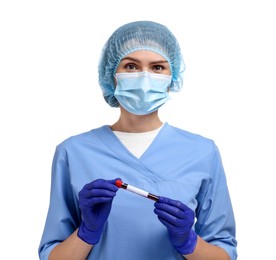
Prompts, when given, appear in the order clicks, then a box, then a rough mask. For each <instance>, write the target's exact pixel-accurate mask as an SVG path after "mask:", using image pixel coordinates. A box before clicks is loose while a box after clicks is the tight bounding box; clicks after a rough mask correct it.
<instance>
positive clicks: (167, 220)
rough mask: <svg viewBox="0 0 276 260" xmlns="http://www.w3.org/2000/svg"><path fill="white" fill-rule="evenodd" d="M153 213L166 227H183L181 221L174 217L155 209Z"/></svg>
mask: <svg viewBox="0 0 276 260" xmlns="http://www.w3.org/2000/svg"><path fill="white" fill-rule="evenodd" d="M154 213H155V214H156V215H157V216H158V218H159V220H160V221H161V222H162V223H163V224H164V225H165V226H166V227H182V226H183V219H180V218H178V217H175V216H173V215H171V214H170V213H168V212H166V211H163V210H160V209H157V208H155V209H154Z"/></svg>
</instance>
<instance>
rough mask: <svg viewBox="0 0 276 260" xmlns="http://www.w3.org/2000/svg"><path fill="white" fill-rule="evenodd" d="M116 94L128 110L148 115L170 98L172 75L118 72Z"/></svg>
mask: <svg viewBox="0 0 276 260" xmlns="http://www.w3.org/2000/svg"><path fill="white" fill-rule="evenodd" d="M115 78H116V81H117V86H116V89H115V92H114V96H115V97H116V99H117V100H118V102H119V103H120V105H121V106H122V107H123V108H124V109H126V110H127V111H128V112H130V113H132V114H136V115H147V114H150V113H152V112H154V111H156V110H157V109H158V108H159V107H161V106H162V105H163V104H164V103H165V102H166V101H167V100H169V99H170V97H169V94H168V87H169V86H170V84H171V80H172V76H169V75H164V74H155V73H149V72H133V73H117V74H116V75H115Z"/></svg>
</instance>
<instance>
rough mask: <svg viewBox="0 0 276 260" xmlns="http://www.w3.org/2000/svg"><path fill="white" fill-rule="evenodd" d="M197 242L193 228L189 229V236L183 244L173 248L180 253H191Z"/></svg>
mask: <svg viewBox="0 0 276 260" xmlns="http://www.w3.org/2000/svg"><path fill="white" fill-rule="evenodd" d="M196 244H197V234H196V232H195V231H194V230H191V231H190V234H189V238H188V240H187V241H186V242H185V244H184V245H182V246H178V247H175V249H176V250H177V251H178V252H179V253H180V254H182V255H189V254H192V253H193V252H194V250H195V247H196Z"/></svg>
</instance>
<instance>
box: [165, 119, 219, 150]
mask: <svg viewBox="0 0 276 260" xmlns="http://www.w3.org/2000/svg"><path fill="white" fill-rule="evenodd" d="M167 128H168V131H170V132H171V135H172V138H174V139H178V140H183V141H184V140H185V141H186V142H191V143H194V144H198V145H206V146H214V140H212V139H210V138H208V137H205V136H203V135H200V134H197V133H193V132H189V131H187V130H184V129H181V128H178V127H175V126H171V125H169V124H168V125H167Z"/></svg>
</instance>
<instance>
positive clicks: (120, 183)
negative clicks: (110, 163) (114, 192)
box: [115, 179, 123, 188]
mask: <svg viewBox="0 0 276 260" xmlns="http://www.w3.org/2000/svg"><path fill="white" fill-rule="evenodd" d="M122 184H123V181H122V180H120V179H119V180H116V181H115V185H116V186H117V187H118V188H121V187H122Z"/></svg>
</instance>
